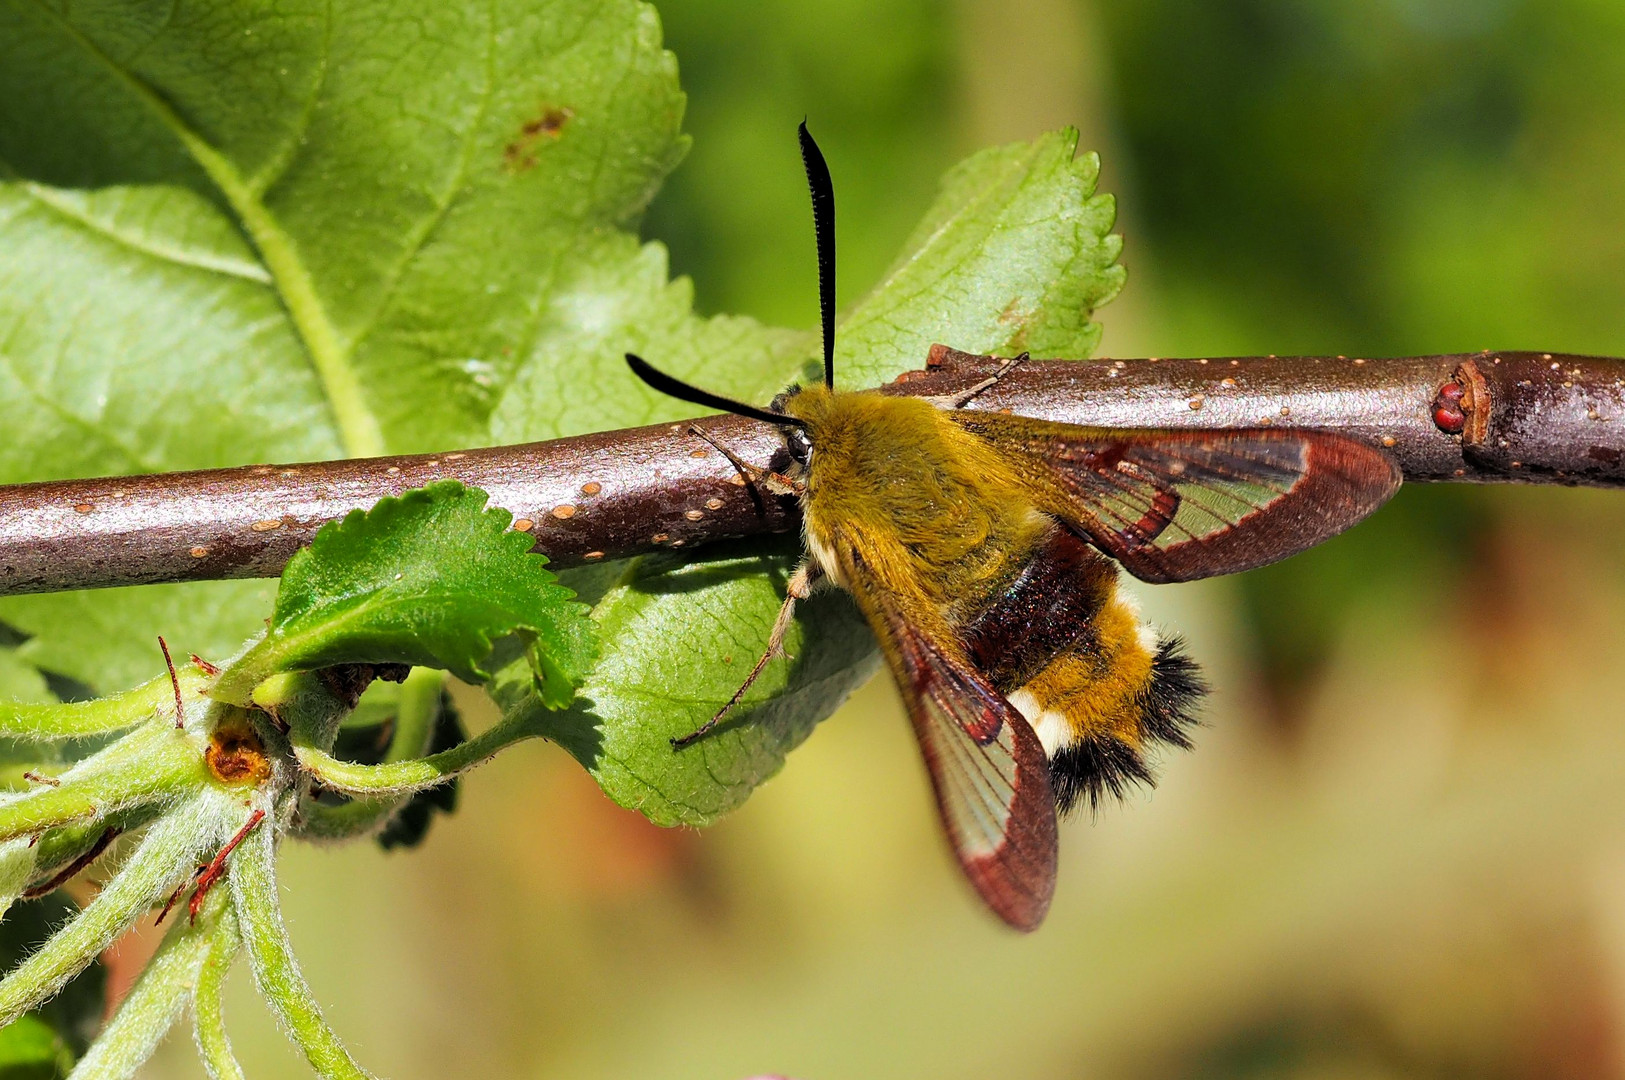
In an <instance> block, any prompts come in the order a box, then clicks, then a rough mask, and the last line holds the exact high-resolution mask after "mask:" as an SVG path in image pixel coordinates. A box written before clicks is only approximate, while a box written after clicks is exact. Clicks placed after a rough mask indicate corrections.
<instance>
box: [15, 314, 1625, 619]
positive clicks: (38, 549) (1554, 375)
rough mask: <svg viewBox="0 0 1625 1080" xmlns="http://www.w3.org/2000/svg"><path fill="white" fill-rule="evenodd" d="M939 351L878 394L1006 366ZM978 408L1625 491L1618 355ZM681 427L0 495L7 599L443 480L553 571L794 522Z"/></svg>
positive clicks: (242, 569) (1003, 396)
mask: <svg viewBox="0 0 1625 1080" xmlns="http://www.w3.org/2000/svg"><path fill="white" fill-rule="evenodd" d="M930 361H931V362H930V366H929V368H928V370H926V371H924V372H912V373H909V374H908V375H905V376H904V377H903V378H901V379H899V380H898V382H896V383H894V384H892V385H890V386H888V387H886V388H885V391H884V392H887V393H908V394H930V395H946V394H952V393H956V392H960V391H963V390H965V389H967V388H969V387H971V386H973V385H975V384H976V383H977V382H979V381H981V380H982V379H985V378H986V377H988V376H989V375H991V374H992V373H993V372H994V371H995V370H997V369H998V367H999V365H1000V364H1001V363H1002V361H999V360H995V359H993V358H991V357H981V356H972V355H969V354H966V353H961V352H958V351H956V350H953V349H948V348H944V347H942V346H937V347H935V348H933V350H932V353H931V357H930ZM969 407H971V408H975V409H988V410H1005V409H1008V410H1010V411H1012V412H1016V413H1020V414H1023V415H1027V416H1035V417H1042V418H1048V419H1054V420H1064V421H1068V422H1071V423H1078V424H1094V425H1115V426H1137V427H1181V428H1189V427H1251V426H1257V425H1262V424H1269V425H1274V426H1278V427H1312V428H1326V429H1333V430H1338V431H1344V432H1347V433H1349V434H1352V435H1355V436H1358V437H1360V438H1364V439H1367V440H1369V441H1370V442H1372V443H1374V444H1377V445H1380V446H1383V447H1386V448H1387V449H1388V450H1389V452H1390V453H1392V454H1393V455H1394V457H1395V458H1396V459H1398V461H1399V463H1400V466H1401V468H1402V469H1403V470H1404V474H1405V478H1406V479H1407V480H1411V481H1441V480H1442V481H1449V480H1463V481H1472V482H1480V483H1556V484H1573V485H1586V486H1592V487H1620V486H1625V360H1622V359H1618V358H1606V357H1580V356H1568V355H1562V354H1550V353H1528V352H1484V353H1473V354H1451V355H1443V356H1416V357H1401V358H1396V359H1368V358H1363V357H1362V358H1352V357H1275V356H1268V357H1257V356H1253V357H1237V358H1234V359H1231V358H1204V359H1184V360H1166V359H1159V360H1118V361H1111V360H1101V361H1092V362H1087V363H1073V362H1067V361H1036V360H1035V361H1030V362H1028V363H1026V364H1024V365H1022V366H1021V367H1019V368H1016V369H1015V370H1013V371H1010V372H1009V373H1008V375H1007V376H1006V377H1005V378H1004V379H1002V380H1001V381H1000V382H999V383H998V384H997V385H995V386H992V387H989V388H988V389H987V390H986V391H985V392H984V393H983V394H981V395H980V396H979V397H977V398H976V400H975V401H973V402H971V403H970V406H969ZM695 424H697V425H698V427H699V428H700V429H701V430H703V431H704V432H705V433H706V435H708V436H709V437H710V438H711V439H713V440H715V441H716V442H717V443H720V444H722V445H725V446H727V447H729V448H730V449H731V450H732V451H733V452H734V453H735V454H737V455H738V456H739V457H740V458H741V459H743V460H745V461H752V462H760V463H762V464H763V465H764V466H766V467H768V468H773V467H782V465H783V464H784V461H783V460H780V461H778V462H775V461H774V460H773V459H774V458H775V456H776V455H778V454H782V446H781V444H780V442H779V438H778V435H777V433H776V432H774V431H772V430H769V429H768V428H767V426H766V425H764V424H760V423H755V422H752V421H750V420H743V419H740V418H738V417H732V416H718V417H707V418H705V419H703V420H699V421H695ZM689 427H690V425H689V423H687V422H682V423H673V424H660V425H655V426H653V427H645V428H634V429H629V430H625V431H610V432H602V433H599V434H595V435H583V436H578V437H576V438H570V439H559V440H556V441H553V442H545V443H531V444H527V445H522V446H504V447H493V448H488V449H482V450H467V451H459V452H455V453H444V454H419V455H413V456H408V457H395V458H364V459H351V460H343V461H328V462H318V463H314V464H303V465H285V466H277V465H258V466H247V467H243V468H236V469H217V470H210V471H206V472H191V473H170V474H165V475H157V476H132V477H119V478H114V479H101V480H68V481H56V482H48V483H40V484H25V485H19V486H15V487H9V488H0V594H12V593H28V592H48V591H52V590H59V589H84V588H98V587H103V586H112V585H136V584H144V583H150V582H160V581H188V580H202V579H217V578H241V577H266V576H274V575H276V574H277V573H279V572H280V571H281V569H282V566H283V564H284V563H286V562H287V560H288V558H289V556H291V555H292V554H293V553H294V552H295V551H296V550H298V549H299V548H300V547H301V546H302V545H304V544H306V543H308V542H309V541H310V538H311V536H312V535H313V534H314V533H315V531H316V530H317V529H318V528H320V527H321V525H322V524H323V523H325V522H327V521H330V520H332V519H334V518H337V517H342V516H343V515H344V514H345V513H346V512H347V511H349V510H352V509H355V508H357V507H366V506H370V505H371V504H372V503H374V502H376V501H377V500H378V499H379V498H381V497H383V496H385V495H392V494H398V493H399V492H402V491H405V490H407V489H408V488H414V487H420V486H422V485H423V484H425V483H427V482H428V481H430V480H433V479H436V478H439V477H454V478H456V479H458V480H461V481H463V482H464V483H467V484H470V485H473V486H477V487H481V488H484V489H485V490H486V491H488V492H490V493H491V497H492V500H493V501H494V502H495V503H496V504H497V505H498V506H502V507H506V508H507V509H509V510H511V511H513V512H514V514H515V516H516V519H517V520H516V521H515V523H514V527H515V528H517V529H522V530H526V531H529V532H531V533H532V534H533V535H534V536H535V537H536V544H537V547H538V549H540V550H542V551H545V552H546V553H547V554H548V555H549V556H550V557H551V558H552V560H553V561H554V562H555V563H556V564H558V565H560V566H576V565H581V564H583V563H591V562H594V561H597V560H601V559H617V558H624V557H626V556H630V555H636V554H641V553H644V552H649V551H656V550H662V549H671V548H679V549H681V548H688V547H693V546H696V545H699V544H703V543H708V542H711V541H715V540H721V539H725V538H731V537H742V536H756V535H761V534H765V533H776V532H787V531H790V530H793V529H795V528H797V527H798V525H799V520H798V516H797V512H796V506H795V501H794V500H793V499H791V498H787V497H770V498H767V499H762V500H760V501H757V500H756V499H753V495H755V494H756V493H755V492H753V491H751V490H750V489H749V487H748V485H747V483H746V481H745V478H744V477H743V476H741V475H740V474H739V473H738V471H737V470H736V469H735V468H734V466H733V465H732V464H730V463H729V462H728V460H727V459H726V458H725V457H724V456H723V455H722V454H721V453H719V452H718V451H717V450H716V449H715V448H714V447H713V446H711V445H708V443H707V442H706V440H704V439H701V438H698V437H696V435H695V434H694V433H693V432H691V431H690V430H689Z"/></svg>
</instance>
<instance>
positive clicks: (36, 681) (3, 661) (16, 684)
mask: <svg viewBox="0 0 1625 1080" xmlns="http://www.w3.org/2000/svg"><path fill="white" fill-rule="evenodd" d="M55 700H56V695H54V694H52V693H51V691H50V688H49V687H47V686H46V685H45V677H44V676H43V675H41V674H40V673H39V669H38V668H35V667H33V666H31V665H29V664H28V663H26V662H24V661H23V659H22V658H21V657H19V656H18V655H17V650H16V649H7V648H4V647H0V702H5V701H15V702H20V703H23V704H28V705H40V704H44V703H46V702H50V701H55ZM3 712H4V708H3V707H0V713H3Z"/></svg>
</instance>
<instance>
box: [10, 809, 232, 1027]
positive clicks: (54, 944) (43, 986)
mask: <svg viewBox="0 0 1625 1080" xmlns="http://www.w3.org/2000/svg"><path fill="white" fill-rule="evenodd" d="M241 813H242V811H241V807H240V806H239V805H237V804H236V803H235V802H234V801H233V800H232V799H230V798H228V797H226V796H224V795H223V794H221V793H219V792H214V791H208V792H203V793H201V794H199V795H198V796H196V797H195V798H193V799H192V800H191V801H190V802H188V803H186V804H183V805H181V806H178V807H176V808H175V809H173V810H172V811H170V813H169V814H167V815H166V816H165V817H164V818H163V819H162V820H160V821H159V822H158V823H157V824H155V825H154V826H153V827H152V828H151V829H149V830H148V831H147V835H146V836H145V837H144V838H143V839H142V841H141V843H140V845H139V846H138V847H137V848H136V849H135V852H134V853H133V854H132V855H131V856H130V859H129V861H128V862H126V863H125V864H124V869H123V870H121V871H120V872H119V874H118V875H117V876H115V877H114V878H113V880H112V881H110V882H108V884H107V887H106V888H105V889H103V890H102V891H101V894H100V895H99V896H97V897H96V899H95V900H93V901H91V903H90V905H89V906H88V907H86V908H85V909H84V910H83V911H81V912H79V913H78V914H77V915H75V916H74V917H73V918H72V919H71V920H70V921H69V922H68V923H67V924H66V925H65V926H63V927H62V929H60V930H58V931H57V932H56V933H55V934H54V935H52V936H51V938H50V939H49V940H47V941H46V942H45V944H44V945H42V946H40V948H39V950H38V951H37V952H35V953H34V954H33V955H32V956H30V957H29V958H28V959H27V960H24V961H23V962H22V963H21V964H19V965H18V966H17V967H16V968H14V969H12V971H11V973H10V974H9V975H7V976H6V977H5V979H4V980H3V981H0V1026H4V1025H6V1024H9V1023H11V1021H13V1020H15V1019H16V1018H17V1017H19V1016H21V1015H22V1014H23V1013H25V1012H27V1011H28V1010H29V1009H32V1008H33V1007H34V1006H35V1005H38V1004H39V1003H40V1002H41V1001H44V1000H45V999H46V998H48V997H50V996H51V995H52V994H54V993H56V992H57V991H58V990H60V989H61V988H62V986H63V984H64V983H66V982H67V981H68V980H69V979H71V978H73V977H74V976H75V975H77V974H78V973H79V972H80V971H81V970H83V969H84V967H85V966H86V965H87V964H89V963H90V962H91V961H92V960H94V959H95V958H96V956H97V955H98V954H99V953H101V952H102V950H104V949H106V948H107V947H108V946H109V945H111V944H112V943H113V942H114V940H115V939H117V937H118V936H119V935H120V934H122V933H123V932H124V931H125V930H126V929H128V928H129V926H130V924H131V923H133V922H135V920H136V919H137V918H139V917H140V915H141V913H142V912H144V911H146V910H147V909H148V908H150V907H152V906H153V905H154V904H158V903H161V902H162V901H163V899H164V898H165V897H166V896H168V895H169V893H170V892H171V891H172V890H173V889H174V888H175V887H176V886H178V885H180V884H181V883H182V882H184V881H186V880H187V879H188V878H189V877H190V876H191V874H192V870H193V868H194V867H195V866H196V864H197V862H198V857H199V856H200V855H201V854H203V853H204V852H206V851H212V850H213V849H214V848H215V847H218V846H219V844H220V842H221V841H222V839H223V838H224V836H225V830H226V829H227V828H228V823H229V822H230V821H232V820H233V817H234V816H235V817H237V818H240V817H241Z"/></svg>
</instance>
